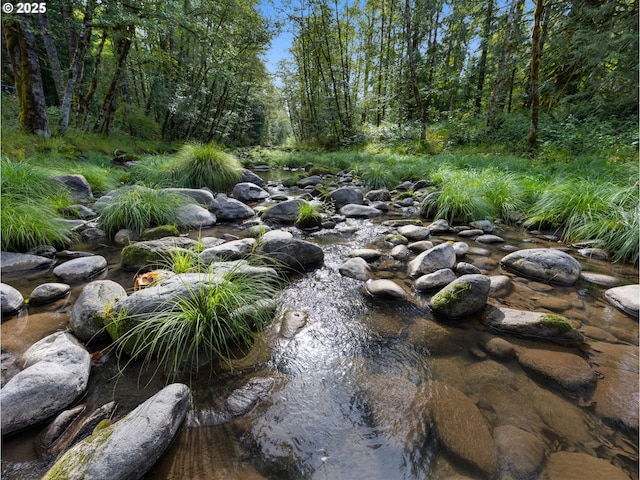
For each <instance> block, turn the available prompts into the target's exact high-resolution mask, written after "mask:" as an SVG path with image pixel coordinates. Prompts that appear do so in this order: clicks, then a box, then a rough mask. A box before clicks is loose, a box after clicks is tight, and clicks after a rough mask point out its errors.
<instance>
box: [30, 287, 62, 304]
mask: <svg viewBox="0 0 640 480" xmlns="http://www.w3.org/2000/svg"><path fill="white" fill-rule="evenodd" d="M70 291H71V287H70V286H69V285H67V284H66V283H43V284H42V285H38V286H37V287H36V288H34V289H33V291H32V292H31V295H29V305H33V306H38V305H44V304H46V303H50V302H54V301H56V300H58V299H60V298H63V297H66V296H67V295H69V292H70Z"/></svg>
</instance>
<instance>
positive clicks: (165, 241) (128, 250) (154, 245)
mask: <svg viewBox="0 0 640 480" xmlns="http://www.w3.org/2000/svg"><path fill="white" fill-rule="evenodd" d="M199 245H200V244H199V242H198V241H196V240H193V239H191V238H186V237H165V238H162V239H159V240H149V241H145V242H136V243H132V244H130V245H127V246H126V247H124V248H123V249H122V252H121V254H120V263H121V265H122V269H123V270H125V271H128V272H139V271H148V270H151V269H153V268H155V267H157V266H158V265H160V264H162V262H163V261H164V260H165V259H166V258H167V256H168V254H169V253H170V252H171V251H173V250H179V249H182V250H185V251H190V250H195V249H197V248H198V247H199Z"/></svg>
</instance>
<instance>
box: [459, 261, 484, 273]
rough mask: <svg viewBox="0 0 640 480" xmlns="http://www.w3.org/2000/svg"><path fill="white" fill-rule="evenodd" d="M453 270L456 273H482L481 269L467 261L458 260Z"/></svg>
mask: <svg viewBox="0 0 640 480" xmlns="http://www.w3.org/2000/svg"><path fill="white" fill-rule="evenodd" d="M455 270H456V273H457V274H458V275H473V274H481V273H482V271H481V270H480V269H479V268H478V267H476V266H475V265H473V264H471V263H467V262H458V264H457V265H456V268H455Z"/></svg>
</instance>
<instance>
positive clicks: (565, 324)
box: [540, 313, 573, 333]
mask: <svg viewBox="0 0 640 480" xmlns="http://www.w3.org/2000/svg"><path fill="white" fill-rule="evenodd" d="M540 324H541V325H544V326H545V327H550V328H553V329H554V330H556V331H557V332H559V333H567V332H569V331H571V330H573V325H571V322H569V320H567V319H566V318H564V317H563V316H561V315H556V314H554V313H547V314H546V315H544V316H543V317H542V318H541V319H540Z"/></svg>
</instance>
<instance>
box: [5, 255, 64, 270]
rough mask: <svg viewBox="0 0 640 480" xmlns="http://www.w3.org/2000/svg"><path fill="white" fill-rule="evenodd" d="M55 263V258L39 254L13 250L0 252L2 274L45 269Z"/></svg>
mask: <svg viewBox="0 0 640 480" xmlns="http://www.w3.org/2000/svg"><path fill="white" fill-rule="evenodd" d="M55 263H56V261H55V260H52V259H51V258H47V257H41V256H40V255H30V254H28V253H14V252H1V253H0V273H2V275H9V274H14V273H23V272H24V273H26V272H29V271H35V270H46V269H49V268H51V267H52V266H53V264H55Z"/></svg>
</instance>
